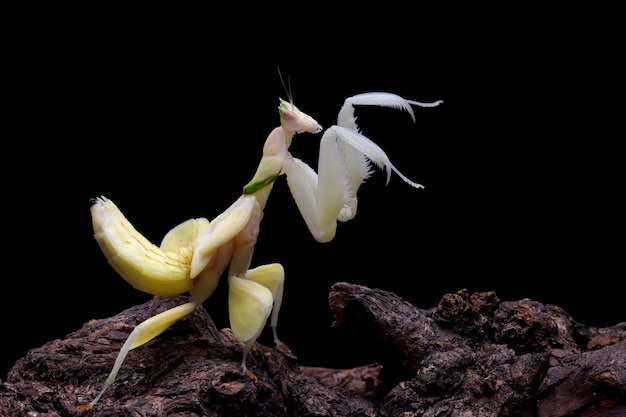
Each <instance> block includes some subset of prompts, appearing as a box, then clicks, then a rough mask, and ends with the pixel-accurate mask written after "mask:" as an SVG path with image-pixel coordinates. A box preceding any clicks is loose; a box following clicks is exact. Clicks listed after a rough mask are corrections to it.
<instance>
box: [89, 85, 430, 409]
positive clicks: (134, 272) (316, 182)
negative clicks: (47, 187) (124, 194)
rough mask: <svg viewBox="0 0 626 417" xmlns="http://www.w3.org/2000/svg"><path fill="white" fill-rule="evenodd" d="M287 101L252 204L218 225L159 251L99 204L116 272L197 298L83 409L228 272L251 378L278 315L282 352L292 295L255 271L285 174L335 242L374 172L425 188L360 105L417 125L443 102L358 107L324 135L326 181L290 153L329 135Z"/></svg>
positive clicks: (155, 326)
mask: <svg viewBox="0 0 626 417" xmlns="http://www.w3.org/2000/svg"><path fill="white" fill-rule="evenodd" d="M279 101H280V102H279V107H278V109H279V114H280V121H281V125H280V126H279V127H276V128H275V129H274V130H272V132H271V133H270V134H269V136H268V137H267V139H266V141H265V144H264V146H263V156H262V158H261V160H260V162H259V165H258V167H257V170H256V173H255V175H254V177H253V178H252V180H251V181H250V182H249V183H248V184H247V185H246V186H244V188H243V193H242V195H241V196H240V197H239V198H238V199H237V200H236V201H235V202H234V203H233V204H232V205H231V206H230V207H229V208H228V209H226V211H224V212H223V213H222V214H220V215H219V216H217V217H216V218H215V219H213V220H211V221H209V220H207V219H205V218H198V219H190V220H187V221H186V222H183V223H181V224H180V225H178V226H176V227H174V228H173V229H172V230H170V231H169V232H168V233H167V234H166V236H165V237H164V238H163V240H162V242H161V244H160V246H156V245H154V244H152V243H151V242H149V241H148V240H147V239H146V238H145V237H144V236H142V235H141V234H140V233H139V232H138V231H137V230H135V229H134V227H133V226H132V225H131V223H130V222H129V221H128V220H127V219H126V218H125V217H124V215H123V214H122V213H121V211H120V210H119V209H118V208H117V206H116V205H115V204H114V203H113V202H112V201H111V200H109V199H107V198H106V197H99V198H97V199H94V200H93V204H92V206H91V214H92V221H93V228H94V233H95V238H96V240H97V242H98V244H99V246H100V248H101V249H102V251H103V252H104V254H105V256H106V257H107V259H108V261H109V263H110V265H111V266H112V267H113V268H114V269H115V270H116V271H117V272H118V273H119V274H120V275H121V276H122V277H123V278H124V279H125V280H126V281H127V282H129V283H130V284H131V285H133V286H134V287H135V288H137V289H139V290H141V291H144V292H147V293H149V294H153V295H158V296H174V295H179V294H183V293H186V292H188V293H189V295H190V299H189V301H188V302H187V303H184V304H182V305H179V306H177V307H174V308H171V309H169V310H166V311H164V312H162V313H160V314H158V315H156V316H154V317H151V318H149V319H147V320H145V321H144V322H142V323H140V324H138V325H137V326H136V327H135V328H134V329H133V331H132V333H131V334H130V335H129V336H128V338H127V340H126V342H125V343H124V345H123V346H122V348H121V350H120V352H119V354H118V356H117V359H116V361H115V363H114V365H113V369H112V370H111V372H110V374H109V376H108V377H107V379H106V381H105V383H104V385H103V387H102V389H101V390H100V391H99V393H98V394H97V396H96V397H95V398H94V400H93V401H91V403H89V404H88V405H84V406H80V407H79V408H81V409H89V408H91V407H93V406H94V405H96V403H97V402H98V401H99V400H100V398H101V397H102V395H103V394H104V393H105V391H106V389H107V388H108V387H109V386H110V385H111V384H113V382H114V381H115V378H116V376H117V373H118V371H119V369H120V367H121V366H122V363H123V361H124V359H125V358H126V356H127V354H128V352H129V351H130V350H132V349H135V348H137V347H139V346H141V345H143V344H145V343H147V342H148V341H150V340H152V339H153V338H154V337H156V336H158V335H159V334H161V333H162V332H163V331H165V330H166V329H167V328H169V327H170V326H171V325H172V324H173V323H175V322H176V321H177V320H179V319H180V318H182V317H184V316H186V315H188V314H190V313H191V312H193V311H194V310H195V309H196V308H197V307H198V306H200V305H201V304H202V303H203V302H204V301H205V300H207V299H208V298H209V297H210V296H211V294H212V293H213V292H214V290H215V289H216V287H217V285H218V282H219V279H220V277H221V276H222V274H223V273H224V271H225V270H226V268H227V267H228V273H227V275H228V285H229V293H228V310H229V318H230V325H231V330H232V331H233V333H234V334H235V336H236V337H237V338H239V339H240V340H241V341H242V342H244V343H245V345H244V348H243V359H242V362H241V366H242V369H243V371H244V372H248V371H247V365H246V357H247V354H248V352H249V351H250V349H251V348H252V346H253V345H254V343H255V341H256V340H257V338H258V337H259V335H260V333H261V331H262V330H263V328H264V327H265V324H266V323H267V320H268V318H269V317H270V314H271V321H270V325H271V328H272V331H273V336H274V342H275V343H276V345H281V342H280V340H279V338H278V335H277V332H276V327H277V323H278V313H279V311H280V305H281V302H282V296H283V282H284V271H283V268H282V266H281V265H280V264H277V263H273V264H268V265H262V266H259V267H256V268H252V269H250V264H251V259H252V254H253V250H254V245H255V243H256V239H257V236H258V233H259V227H260V223H261V219H262V217H263V210H264V207H265V204H266V202H267V199H268V197H269V195H270V192H271V190H272V188H273V185H274V181H275V180H276V178H278V177H279V176H280V175H282V174H285V175H286V177H287V182H288V185H289V188H290V190H291V193H292V195H293V197H294V200H295V201H296V203H297V206H298V208H299V210H300V212H301V214H302V216H303V218H304V220H305V222H306V225H307V227H308V228H309V230H310V232H311V234H312V235H313V236H314V237H315V239H316V240H318V241H319V242H328V241H330V240H332V239H333V237H334V236H335V232H336V227H337V220H339V221H347V220H350V219H352V218H353V217H354V216H355V215H356V207H357V197H356V194H357V191H358V189H359V186H360V185H361V184H362V183H363V182H364V181H365V179H367V178H368V177H369V176H370V175H371V173H372V170H371V163H374V164H375V165H376V166H377V167H379V168H381V169H385V170H386V171H387V181H389V179H390V177H391V173H392V171H393V172H396V174H398V175H399V176H400V178H402V179H403V180H404V181H405V182H406V183H408V184H409V185H411V186H412V187H415V188H421V187H422V186H421V185H420V184H417V183H415V182H413V181H411V180H409V179H408V178H407V177H405V176H404V175H403V174H402V173H400V171H398V170H397V169H396V168H395V167H394V166H393V165H392V164H391V162H390V161H389V158H388V157H387V155H386V154H385V152H384V151H383V150H382V149H381V148H380V147H379V146H378V145H376V144H375V143H374V142H372V141H371V140H370V139H368V138H367V137H365V136H364V135H362V134H361V133H360V132H359V129H358V127H357V125H356V119H355V117H354V105H376V106H385V107H391V108H396V109H400V110H404V111H407V112H408V113H409V114H410V115H411V117H412V119H413V121H414V122H415V115H414V113H413V109H412V107H411V106H412V105H415V106H422V107H434V106H437V105H439V104H440V103H441V102H442V101H440V100H439V101H436V102H432V103H422V102H417V101H412V100H406V99H404V98H402V97H400V96H398V95H395V94H391V93H383V92H381V93H366V94H359V95H355V96H353V97H350V98H348V99H347V100H346V101H345V103H344V105H343V107H342V108H341V111H340V112H339V116H338V122H337V125H335V126H332V127H331V128H329V129H328V130H326V131H325V133H324V134H323V136H322V139H321V144H320V153H319V161H318V172H317V173H316V172H315V171H314V170H313V169H312V168H311V167H310V166H308V165H307V164H306V163H304V162H303V161H301V160H300V159H298V158H295V157H293V156H292V155H291V154H290V153H289V151H288V149H289V147H290V145H291V142H292V139H293V137H294V135H295V134H297V133H303V132H309V133H319V132H321V131H322V127H321V126H320V125H319V124H318V123H317V122H316V121H315V120H314V119H313V118H312V117H311V116H309V115H307V114H305V113H303V112H301V111H300V110H299V109H298V108H297V107H295V106H294V105H293V103H291V102H287V101H284V100H282V99H280V100H279ZM250 375H251V376H253V375H252V374H251V373H250Z"/></svg>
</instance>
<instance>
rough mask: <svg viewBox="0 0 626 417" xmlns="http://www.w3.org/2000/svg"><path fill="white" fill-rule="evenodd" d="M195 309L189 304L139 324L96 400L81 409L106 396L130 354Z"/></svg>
mask: <svg viewBox="0 0 626 417" xmlns="http://www.w3.org/2000/svg"><path fill="white" fill-rule="evenodd" d="M195 309H196V304H195V303H194V302H188V303H185V304H182V305H179V306H177V307H174V308H171V309H169V310H166V311H164V312H162V313H159V314H157V315H156V316H154V317H151V318H149V319H147V320H145V321H143V322H142V323H140V324H138V325H137V326H136V327H135V328H134V329H133V331H132V332H131V334H130V335H129V336H128V338H127V339H126V342H124V345H122V348H121V349H120V352H119V353H118V354H117V358H116V359H115V364H114V365H113V369H112V370H111V373H110V374H109V376H108V377H107V379H106V381H105V382H104V386H103V387H102V389H101V390H100V392H99V393H98V395H97V396H96V398H94V400H93V401H92V402H91V403H89V405H87V406H85V407H80V408H83V409H90V408H91V407H93V406H94V405H96V403H97V402H98V401H99V400H100V398H101V397H102V394H104V392H105V391H106V390H107V388H108V387H109V386H111V385H112V384H113V382H114V381H115V378H116V377H117V373H118V372H119V370H120V367H121V366H122V363H123V362H124V359H126V356H127V355H128V352H130V351H131V350H133V349H135V348H137V347H139V346H141V345H143V344H145V343H147V342H149V341H150V340H152V339H154V338H155V337H156V336H158V335H160V334H161V333H163V332H164V331H165V330H166V329H167V328H168V327H170V326H171V325H172V324H174V323H175V322H176V321H177V320H178V319H180V318H182V317H184V316H186V315H188V314H190V313H191V312H193V311H194V310H195Z"/></svg>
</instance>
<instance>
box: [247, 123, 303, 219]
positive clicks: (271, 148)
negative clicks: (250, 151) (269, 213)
mask: <svg viewBox="0 0 626 417" xmlns="http://www.w3.org/2000/svg"><path fill="white" fill-rule="evenodd" d="M293 135H294V133H293V132H289V131H287V130H286V129H284V128H283V127H281V126H279V127H276V128H274V130H272V132H271V133H270V134H269V136H268V137H267V139H266V141H265V145H263V157H262V158H261V161H260V162H259V166H258V167H257V170H256V173H255V174H254V177H253V178H252V180H250V182H249V183H248V184H246V185H245V186H244V187H243V194H254V195H255V197H256V198H257V201H258V202H259V204H261V206H262V207H265V203H266V202H267V198H268V197H269V194H270V192H271V191H272V187H273V186H274V181H275V180H276V178H278V176H279V175H280V174H281V173H282V169H283V163H284V162H285V154H286V152H287V146H288V143H289V144H291V139H292V138H293Z"/></svg>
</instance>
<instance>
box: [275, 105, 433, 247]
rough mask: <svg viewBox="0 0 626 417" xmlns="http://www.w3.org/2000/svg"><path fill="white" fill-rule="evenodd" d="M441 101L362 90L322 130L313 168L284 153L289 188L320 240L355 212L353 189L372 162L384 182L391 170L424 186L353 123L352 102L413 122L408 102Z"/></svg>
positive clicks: (367, 171) (354, 119) (416, 186)
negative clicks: (396, 111)
mask: <svg viewBox="0 0 626 417" xmlns="http://www.w3.org/2000/svg"><path fill="white" fill-rule="evenodd" d="M441 103H442V101H441V100H439V101H435V102H432V103H422V102H418V101H413V100H406V99H404V98H402V97H400V96H398V95H395V94H391V93H365V94H358V95H356V96H353V97H350V98H348V99H347V100H346V101H345V102H344V105H343V107H342V108H341V110H340V112H339V116H338V120H337V124H336V125H334V126H331V127H330V128H329V129H328V130H326V131H325V132H324V135H323V136H322V140H321V143H320V152H319V160H318V172H317V173H316V172H315V171H314V170H313V169H312V168H311V167H310V166H309V165H307V164H306V163H304V162H302V161H301V160H300V159H298V158H294V157H293V156H291V154H289V153H287V157H286V158H285V165H284V169H283V170H284V172H285V174H286V175H287V182H288V184H289V188H290V189H291V193H292V195H293V197H294V200H295V201H296V204H297V205H298V208H299V209H300V213H301V214H302V217H303V218H304V220H305V222H306V225H307V227H308V228H309V231H310V232H311V234H312V235H313V236H314V237H315V239H316V240H317V241H319V242H328V241H330V240H332V239H333V238H334V236H335V231H336V228H337V220H339V221H347V220H350V219H352V218H353V217H354V216H355V215H356V209H357V191H358V189H359V187H360V186H361V184H363V182H364V181H365V180H366V179H367V178H369V177H370V175H371V174H372V170H371V163H373V164H374V165H376V166H377V167H378V168H381V169H385V170H386V172H387V182H389V180H390V178H391V173H392V172H395V173H396V174H397V175H398V176H399V177H400V178H402V180H404V181H405V182H406V183H407V184H409V185H410V186H412V187H415V188H423V186H422V185H421V184H418V183H415V182H413V181H411V180H410V179H408V178H407V177H406V176H404V175H403V174H402V173H401V172H400V171H399V170H398V169H397V168H396V167H395V166H394V165H393V164H392V163H391V161H390V160H389V158H388V157H387V154H386V153H385V152H384V151H383V150H382V149H381V148H380V147H379V146H378V145H376V144H375V143H374V142H373V141H371V140H370V139H368V138H367V137H365V136H364V135H362V134H361V133H360V131H359V128H358V126H357V124H356V117H355V116H354V105H375V106H383V107H391V108H396V109H400V110H404V111H407V112H408V113H409V114H410V115H411V118H412V119H413V122H415V114H414V113H413V109H412V108H411V105H415V106H421V107H434V106H438V105H439V104H441Z"/></svg>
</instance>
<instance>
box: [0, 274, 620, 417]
mask: <svg viewBox="0 0 626 417" xmlns="http://www.w3.org/2000/svg"><path fill="white" fill-rule="evenodd" d="M184 301H186V298H185V297H174V298H154V299H152V300H150V301H148V302H147V303H145V304H142V305H139V306H136V307H133V308H130V309H128V310H125V311H123V312H122V313H120V314H118V315H117V316H114V317H111V318H108V319H103V320H92V321H90V322H88V323H86V324H85V325H84V326H83V327H82V328H81V329H80V330H78V331H76V332H74V333H71V334H69V335H67V337H66V338H64V339H63V340H53V341H51V342H48V343H47V344H45V345H44V346H42V347H39V348H35V349H32V350H31V351H29V352H28V353H27V355H26V356H25V357H24V358H22V359H19V360H18V361H17V362H16V364H15V366H14V367H13V368H12V369H11V371H10V372H9V374H8V378H7V381H0V415H1V416H3V417H4V416H6V417H9V416H11V417H13V416H29V417H49V416H99V417H103V416H108V417H113V416H273V417H276V416H290V417H292V416H329V417H330V416H332V417H342V416H368V417H375V416H381V417H387V416H389V417H391V416H394V417H395V416H433V417H434V416H437V417H443V416H451V417H465V416H468V417H469V416H472V417H475V416H480V417H506V416H511V417H512V416H520V417H531V416H533V417H534V416H537V417H559V416H563V417H565V416H567V417H599V416H626V403H625V391H626V323H619V324H616V325H615V326H612V327H608V328H594V327H589V326H585V325H583V324H580V323H577V322H575V321H574V320H573V319H572V318H571V317H570V316H569V315H568V314H567V313H566V312H565V311H563V310H562V309H561V308H559V307H557V306H553V305H543V304H540V303H538V302H535V301H532V300H528V299H523V300H519V301H500V300H499V299H498V297H497V296H496V294H495V293H493V292H484V293H474V294H470V293H468V292H467V291H460V292H458V293H456V294H446V295H445V296H444V297H443V298H442V299H441V301H440V302H439V305H438V306H437V307H433V308H431V309H429V310H422V309H418V308H416V307H414V306H412V305H410V304H409V303H407V302H406V301H404V300H403V299H402V298H400V297H398V296H397V295H395V294H393V293H389V292H385V291H381V290H376V289H370V288H366V287H362V286H357V285H351V284H347V283H337V284H335V285H334V286H333V287H332V288H331V291H330V295H329V301H330V308H331V309H332V311H333V312H334V314H335V322H334V323H333V327H334V328H335V329H336V330H337V331H340V332H343V333H344V335H345V336H346V337H349V338H350V340H352V341H353V343H355V345H358V344H364V345H363V346H368V349H374V351H375V352H376V353H377V362H376V363H372V364H369V365H365V366H363V367H359V368H353V369H325V368H311V367H302V366H299V365H298V363H297V359H296V357H295V356H294V355H292V354H291V353H290V352H288V351H285V350H281V349H278V348H273V347H266V346H262V345H258V344H257V345H255V347H254V348H253V349H252V351H251V353H250V356H249V358H248V365H249V369H250V370H251V371H252V372H253V373H254V377H251V376H250V375H248V374H246V373H245V372H243V371H242V369H241V349H242V347H243V345H242V343H241V342H240V341H238V340H237V339H236V338H235V337H234V336H233V334H232V333H231V332H230V330H229V329H223V330H219V329H217V328H216V327H215V325H214V323H213V322H212V321H211V319H210V317H209V316H208V314H207V313H206V310H204V309H203V308H199V309H198V310H196V311H195V312H194V313H192V314H191V315H189V316H188V317H185V318H183V319H181V320H180V321H179V322H177V323H176V324H175V325H173V326H172V327H171V328H170V329H168V330H167V331H166V332H165V333H164V334H162V335H161V336H159V337H157V338H156V339H155V340H153V341H151V342H149V343H148V344H146V345H144V346H142V347H140V348H138V349H135V350H132V351H131V352H130V354H129V355H128V357H127V358H126V361H125V362H124V364H123V366H122V368H121V370H120V372H119V374H118V376H117V379H116V381H115V383H114V384H113V385H112V386H111V387H110V388H109V390H108V391H107V392H106V393H105V395H104V396H103V397H102V399H101V400H100V402H99V403H98V404H97V405H96V406H95V407H94V408H93V409H91V410H87V411H79V409H78V408H77V406H79V405H81V404H86V403H88V402H89V401H91V400H92V399H93V398H94V396H95V395H96V394H97V392H98V391H99V389H100V387H101V386H102V384H103V382H104V379H105V378H106V376H107V375H108V373H109V372H110V370H111V367H112V365H113V362H114V360H115V358H116V356H117V353H118V351H119V349H120V348H121V345H122V344H123V343H124V341H125V340H126V337H127V336H128V334H129V333H130V332H131V331H132V328H133V326H134V325H135V324H136V323H139V322H140V321H142V320H144V319H146V318H148V317H151V316H153V315H154V314H156V313H158V312H160V311H163V310H165V309H167V308H170V307H173V306H175V305H178V304H181V303H182V302H184Z"/></svg>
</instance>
